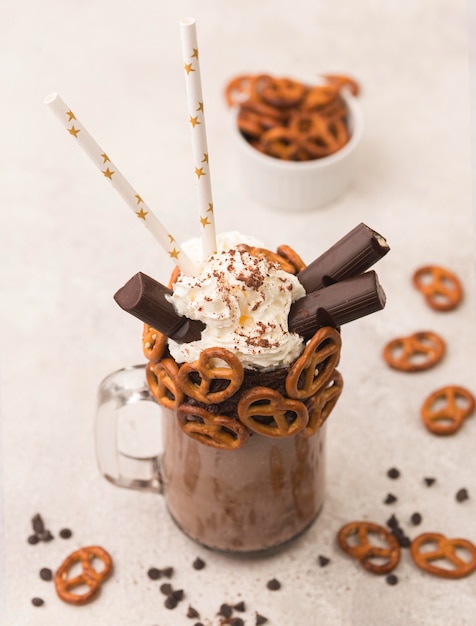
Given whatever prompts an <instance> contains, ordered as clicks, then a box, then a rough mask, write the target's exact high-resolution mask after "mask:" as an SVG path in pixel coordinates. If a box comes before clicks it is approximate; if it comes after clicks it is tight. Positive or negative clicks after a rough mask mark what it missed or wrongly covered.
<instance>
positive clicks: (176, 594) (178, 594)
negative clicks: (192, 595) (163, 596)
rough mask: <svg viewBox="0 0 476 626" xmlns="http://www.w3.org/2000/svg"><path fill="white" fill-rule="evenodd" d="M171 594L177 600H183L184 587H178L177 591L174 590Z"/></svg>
mask: <svg viewBox="0 0 476 626" xmlns="http://www.w3.org/2000/svg"><path fill="white" fill-rule="evenodd" d="M170 595H171V596H172V597H173V598H175V600H177V602H181V601H182V600H183V597H184V595H185V593H184V590H183V589H176V590H175V591H172V593H171V594H170Z"/></svg>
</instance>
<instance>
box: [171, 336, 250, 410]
mask: <svg viewBox="0 0 476 626" xmlns="http://www.w3.org/2000/svg"><path fill="white" fill-rule="evenodd" d="M217 359H218V360H220V361H224V362H225V364H226V366H227V367H222V366H218V365H216V361H217ZM243 377H244V369H243V365H242V364H241V361H240V359H239V358H238V357H237V356H236V355H235V354H233V352H230V351H229V350H227V349H226V348H206V349H205V350H203V352H201V354H200V357H199V358H198V360H197V361H194V362H193V363H184V364H183V365H182V366H181V368H180V369H179V372H178V384H179V386H180V387H181V389H182V391H183V392H184V393H185V394H186V395H187V396H190V397H191V398H194V399H195V400H198V401H200V402H204V403H205V404H216V403H218V402H223V401H224V400H227V399H228V398H230V397H231V396H232V395H233V394H234V393H236V392H237V391H238V389H239V388H240V387H241V383H242V382H243ZM219 381H224V382H223V383H221V384H220V382H219ZM225 381H226V382H227V384H226V385H225Z"/></svg>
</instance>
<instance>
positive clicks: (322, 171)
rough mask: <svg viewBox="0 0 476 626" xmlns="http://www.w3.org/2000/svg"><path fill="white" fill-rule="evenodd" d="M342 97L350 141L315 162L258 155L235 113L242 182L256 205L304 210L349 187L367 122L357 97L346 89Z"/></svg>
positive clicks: (316, 206)
mask: <svg viewBox="0 0 476 626" xmlns="http://www.w3.org/2000/svg"><path fill="white" fill-rule="evenodd" d="M341 93H342V97H343V98H344V99H345V101H346V102H347V106H348V107H349V128H350V132H351V138H350V140H349V141H348V142H347V144H346V145H345V146H344V147H343V148H341V149H340V150H339V151H338V152H335V153H334V154H331V155H330V156H327V157H323V158H321V159H315V160H313V161H299V162H297V161H284V160H282V159H277V158H274V157H271V156H268V155H267V154H263V153H262V152H259V151H258V150H256V149H255V148H253V146H251V145H250V144H249V143H248V142H247V141H246V139H245V138H244V137H243V135H242V134H241V133H240V131H239V130H238V126H237V124H236V112H235V116H234V117H233V123H232V127H233V137H234V142H235V144H236V147H237V153H238V161H239V170H240V175H241V182H242V184H243V187H244V189H245V192H246V193H247V194H248V195H249V196H250V198H252V199H253V200H255V201H256V202H258V203H260V204H263V205H266V206H269V207H272V208H275V209H281V210H286V211H305V210H309V209H315V208H318V207H322V206H324V205H326V204H329V203H330V202H332V201H334V200H337V199H338V198H339V197H340V196H342V195H343V194H344V193H345V192H346V191H347V189H348V188H349V187H350V185H351V183H352V181H353V178H354V171H355V162H356V158H357V153H358V150H357V148H358V146H359V144H360V142H361V139H362V134H363V130H364V121H363V116H362V110H361V108H360V105H359V103H358V101H357V98H355V97H354V96H352V95H351V94H350V92H349V91H348V90H347V89H343V90H342V92H341Z"/></svg>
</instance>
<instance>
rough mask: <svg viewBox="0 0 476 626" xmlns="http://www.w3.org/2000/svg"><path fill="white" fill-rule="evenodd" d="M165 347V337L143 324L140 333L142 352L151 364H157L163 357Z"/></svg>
mask: <svg viewBox="0 0 476 626" xmlns="http://www.w3.org/2000/svg"><path fill="white" fill-rule="evenodd" d="M166 347H167V336H166V335H164V334H163V333H161V332H159V331H158V330H156V329H155V328H152V326H149V324H144V328H143V331H142V352H143V353H144V356H145V358H146V359H147V360H148V361H152V363H158V362H159V361H160V359H161V358H162V357H163V356H164V353H165V349H166Z"/></svg>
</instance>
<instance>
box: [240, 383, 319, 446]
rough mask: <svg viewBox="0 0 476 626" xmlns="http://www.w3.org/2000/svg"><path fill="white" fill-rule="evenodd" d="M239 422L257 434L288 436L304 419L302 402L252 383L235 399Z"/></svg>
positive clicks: (304, 408)
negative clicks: (251, 385)
mask: <svg viewBox="0 0 476 626" xmlns="http://www.w3.org/2000/svg"><path fill="white" fill-rule="evenodd" d="M238 417H239V419H240V422H241V423H242V424H244V425H245V426H247V427H248V428H249V429H250V430H253V431H254V432H256V433H259V434H260V435H266V436H267V437H291V436H292V435H295V434H296V433H298V432H301V431H302V430H303V428H304V427H305V426H306V424H307V421H308V417H309V416H308V412H307V409H306V407H305V405H304V404H303V403H302V402H300V401H298V400H292V399H290V398H285V397H284V396H283V395H282V394H280V393H279V391H276V390H275V389H269V388H268V387H253V388H252V389H250V390H248V391H246V392H245V393H244V394H243V396H242V398H241V400H240V401H239V403H238Z"/></svg>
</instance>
